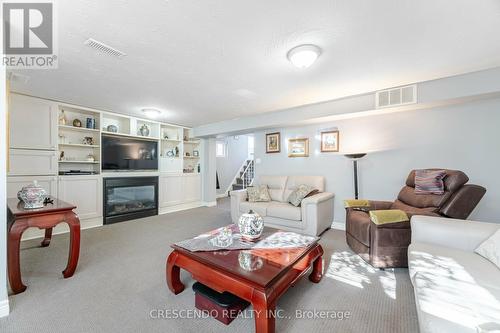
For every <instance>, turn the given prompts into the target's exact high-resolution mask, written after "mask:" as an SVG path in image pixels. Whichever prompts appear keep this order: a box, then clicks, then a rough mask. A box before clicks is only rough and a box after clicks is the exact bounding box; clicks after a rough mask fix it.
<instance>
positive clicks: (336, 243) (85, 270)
mask: <svg viewBox="0 0 500 333" xmlns="http://www.w3.org/2000/svg"><path fill="white" fill-rule="evenodd" d="M229 223H230V216H229V212H228V211H227V210H224V209H220V208H197V209H192V210H187V211H183V212H177V213H172V214H167V215H161V216H155V217H151V218H145V219H141V220H135V221H129V222H124V223H118V224H115V225H110V226H105V227H102V228H96V229H90V230H85V231H83V232H82V242H81V253H80V262H79V265H78V268H77V271H76V273H75V275H74V276H73V277H72V278H70V279H63V278H62V275H61V271H62V270H63V268H64V267H65V264H66V260H67V257H66V255H67V247H68V236H67V235H58V236H54V238H53V241H52V244H51V245H50V247H48V248H40V247H38V244H39V242H38V241H28V242H24V243H23V244H22V247H23V251H22V252H21V262H22V274H23V279H24V282H25V284H27V285H28V289H27V290H26V292H24V293H22V294H20V295H15V296H11V297H10V306H11V314H10V315H9V316H8V317H6V318H2V319H0V332H16V333H21V332H196V333H199V332H253V331H254V321H253V319H252V318H250V316H249V315H248V316H242V317H241V318H237V319H236V320H235V321H234V322H233V323H232V324H231V325H230V326H224V325H223V324H221V323H219V322H218V321H216V320H214V319H210V318H198V319H164V318H158V313H159V314H162V313H165V314H169V312H168V311H170V310H174V311H175V310H188V309H189V310H191V309H194V304H193V303H194V297H193V293H192V291H191V289H190V287H191V285H192V283H193V281H192V279H191V277H190V276H189V275H188V274H186V273H185V272H183V274H182V275H181V278H182V280H183V281H184V282H185V283H186V285H187V286H188V288H187V289H186V290H185V291H184V292H182V293H181V294H179V295H177V296H175V295H173V294H172V293H170V291H169V290H168V289H167V286H166V283H165V259H166V257H167V255H168V254H169V253H170V248H169V245H170V244H171V243H173V242H175V241H178V240H182V239H185V238H188V237H191V236H194V235H197V234H199V233H201V232H203V231H206V230H210V229H213V228H215V227H219V226H223V225H227V224H229ZM321 244H322V246H323V248H324V250H325V256H324V261H325V275H324V277H323V280H322V281H321V282H320V283H319V284H313V283H311V282H310V281H309V280H308V279H307V278H305V279H303V280H302V281H300V282H299V283H298V284H297V285H296V286H295V287H293V288H291V289H290V290H289V291H288V292H287V293H286V294H285V295H284V296H283V297H282V298H281V299H280V301H279V303H278V310H281V311H280V313H281V314H282V315H285V317H290V318H291V319H287V318H285V319H278V320H277V321H276V331H277V332H384V333H386V332H417V331H418V326H417V319H416V310H415V303H414V299H413V290H412V286H411V283H410V280H409V278H408V272H407V270H406V269H398V270H395V271H378V270H374V269H373V268H371V267H369V266H367V265H366V264H364V262H363V261H361V259H359V258H358V257H357V256H356V255H354V254H353V253H352V252H351V251H350V250H349V249H348V247H347V245H346V243H345V240H344V233H343V232H342V231H337V230H329V231H327V232H326V233H325V234H323V236H322V239H321ZM296 309H300V310H304V311H307V312H302V313H303V314H304V313H305V314H306V315H307V316H311V315H313V314H314V312H313V311H316V313H318V311H323V310H325V311H330V312H329V315H330V316H332V315H333V314H334V313H333V312H332V311H347V312H348V313H349V317H348V318H344V319H343V320H340V319H297V318H295V314H296V312H295V311H296ZM157 310H160V311H157ZM162 311H163V312H162ZM248 312H249V311H248ZM170 313H171V312H170ZM180 315H181V316H182V313H180ZM245 317H247V318H245Z"/></svg>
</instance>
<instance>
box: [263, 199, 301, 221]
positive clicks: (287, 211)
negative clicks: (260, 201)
mask: <svg viewBox="0 0 500 333" xmlns="http://www.w3.org/2000/svg"><path fill="white" fill-rule="evenodd" d="M267 216H272V217H277V218H281V219H286V220H294V221H301V220H302V210H301V209H300V207H295V206H293V205H291V204H289V203H287V202H276V201H271V202H270V203H269V206H267Z"/></svg>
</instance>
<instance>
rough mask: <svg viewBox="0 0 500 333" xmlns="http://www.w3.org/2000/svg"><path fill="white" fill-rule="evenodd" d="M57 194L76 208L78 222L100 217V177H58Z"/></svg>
mask: <svg viewBox="0 0 500 333" xmlns="http://www.w3.org/2000/svg"><path fill="white" fill-rule="evenodd" d="M58 194H59V199H61V200H63V201H66V202H69V203H71V204H73V205H75V206H76V213H77V214H78V216H79V217H80V220H84V219H90V218H95V217H101V216H102V178H101V176H94V175H92V176H59V188H58Z"/></svg>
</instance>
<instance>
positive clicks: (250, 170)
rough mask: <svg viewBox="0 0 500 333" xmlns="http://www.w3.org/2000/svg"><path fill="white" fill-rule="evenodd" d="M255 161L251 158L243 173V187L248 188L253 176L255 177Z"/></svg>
mask: <svg viewBox="0 0 500 333" xmlns="http://www.w3.org/2000/svg"><path fill="white" fill-rule="evenodd" d="M254 171H255V170H254V161H253V160H250V162H249V163H248V165H247V166H246V168H245V170H244V171H243V173H242V174H241V177H240V178H241V180H242V183H243V189H245V188H247V186H249V185H252V182H253V178H254V174H255V172H254Z"/></svg>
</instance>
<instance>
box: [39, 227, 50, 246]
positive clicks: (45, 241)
mask: <svg viewBox="0 0 500 333" xmlns="http://www.w3.org/2000/svg"><path fill="white" fill-rule="evenodd" d="M51 239H52V228H47V229H45V237H44V238H43V241H42V245H41V246H42V247H47V246H49V245H50V240H51Z"/></svg>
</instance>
